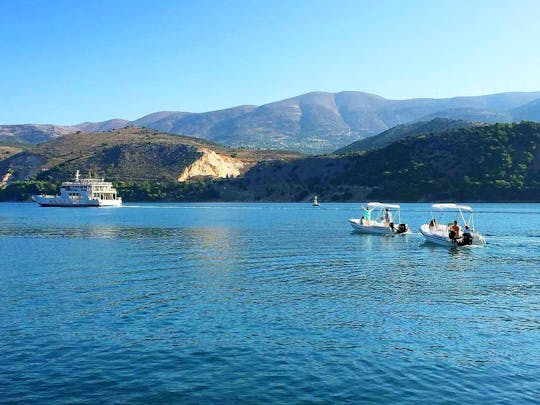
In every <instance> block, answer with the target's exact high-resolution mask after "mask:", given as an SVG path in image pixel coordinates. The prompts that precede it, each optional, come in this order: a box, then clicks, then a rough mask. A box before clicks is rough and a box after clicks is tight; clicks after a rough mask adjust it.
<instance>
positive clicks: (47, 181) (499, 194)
mask: <svg viewBox="0 0 540 405" xmlns="http://www.w3.org/2000/svg"><path fill="white" fill-rule="evenodd" d="M430 128H435V126H434V125H431V126H430ZM538 145H540V123H535V122H521V123H519V124H515V123H513V124H492V125H487V124H486V125H473V126H465V127H457V128H452V129H447V130H441V131H440V132H430V133H424V132H422V133H420V134H418V135H410V136H406V137H405V138H400V139H397V140H395V141H393V142H392V143H390V144H387V145H386V146H381V147H378V148H375V149H368V150H362V151H361V152H353V153H347V154H329V155H319V156H305V155H298V154H296V155H295V154H292V153H284V152H275V151H274V152H272V151H263V150H249V149H244V148H241V149H231V148H226V147H223V146H220V145H217V144H212V143H211V142H209V141H205V140H200V139H196V138H193V137H184V136H173V135H169V134H164V133H159V132H157V131H155V130H150V129H144V128H135V127H131V128H124V129H120V130H114V131H108V132H101V133H93V134H85V133H81V134H71V135H66V136H64V137H61V138H59V139H55V140H53V141H49V142H46V143H42V144H40V145H36V146H34V147H31V148H28V149H26V150H23V151H21V152H19V153H17V154H15V155H12V156H11V157H8V158H6V159H3V160H0V176H1V178H2V183H3V184H0V201H13V200H28V199H29V198H30V195H32V194H35V193H42V192H45V193H54V192H57V191H58V188H59V185H60V182H61V181H63V180H67V179H69V178H71V177H72V176H73V174H74V173H75V171H76V170H81V171H82V173H86V172H88V171H92V173H95V174H100V175H105V177H106V178H107V179H110V180H113V181H114V182H115V185H116V186H117V188H118V190H119V193H120V195H122V196H123V197H124V198H125V201H130V202H135V201H308V200H310V199H311V198H312V197H313V195H318V196H319V200H320V201H322V202H323V203H324V202H327V201H366V200H367V201H369V200H371V201H373V200H382V201H441V200H443V201H444V200H446V201H540V148H539V147H538Z"/></svg>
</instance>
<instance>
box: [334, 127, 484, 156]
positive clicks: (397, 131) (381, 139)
mask: <svg viewBox="0 0 540 405" xmlns="http://www.w3.org/2000/svg"><path fill="white" fill-rule="evenodd" d="M473 125H481V124H475V123H473V122H470V121H464V120H453V119H449V118H434V119H432V120H430V121H420V122H415V123H412V124H403V125H398V126H395V127H393V128H390V129H389V130H387V131H384V132H382V133H380V134H378V135H374V136H370V137H369V138H365V139H361V140H360V141H356V142H354V143H351V144H350V145H347V146H345V147H344V148H341V149H338V150H336V151H335V152H334V153H336V154H341V153H351V152H360V151H365V150H369V149H379V148H383V147H385V146H387V145H390V144H391V143H392V142H396V141H399V140H400V139H403V138H406V137H408V136H412V135H419V134H433V133H437V132H443V131H446V130H449V129H454V128H464V127H469V126H473Z"/></svg>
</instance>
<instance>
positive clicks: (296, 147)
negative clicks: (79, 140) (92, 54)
mask: <svg viewBox="0 0 540 405" xmlns="http://www.w3.org/2000/svg"><path fill="white" fill-rule="evenodd" d="M436 117H442V118H448V119H455V120H467V121H474V122H483V123H495V122H515V121H521V120H532V121H535V120H538V121H540V92H528V93H524V92H511V93H499V94H491V95H485V96H470V97H454V98H445V99H433V98H416V99H408V100H390V99H386V98H383V97H381V96H378V95H375V94H369V93H364V92H357V91H345V92H340V93H326V92H312V93H307V94H303V95H300V96H297V97H292V98H289V99H286V100H281V101H276V102H273V103H269V104H264V105H261V106H253V105H243V106H238V107H233V108H228V109H223V110H219V111H210V112H203V113H190V112H181V111H160V112H155V113H151V114H148V115H145V116H144V117H141V118H139V119H136V120H134V121H128V120H124V119H112V120H108V121H103V122H96V123H91V122H85V123H81V124H78V125H73V126H58V125H41V124H40V125H37V124H23V125H0V142H6V141H10V142H23V143H32V144H36V143H41V142H45V141H48V140H50V139H53V138H56V137H60V136H63V135H65V134H68V133H76V132H79V131H80V132H100V131H108V130H114V129H118V128H122V127H125V126H140V127H147V128H151V129H155V130H158V131H161V132H168V133H171V134H179V135H187V136H194V137H199V138H203V139H207V140H210V141H212V142H216V143H219V144H222V145H226V146H233V147H248V148H260V149H283V150H292V151H298V152H303V153H312V154H317V153H326V152H330V151H332V150H335V149H338V148H341V147H344V146H346V145H348V144H350V143H352V142H355V141H358V140H361V139H364V138H368V137H370V136H373V135H376V134H379V133H381V132H383V131H385V130H388V129H390V128H392V127H394V126H396V125H402V124H411V123H414V122H418V121H429V120H432V119H433V118H436Z"/></svg>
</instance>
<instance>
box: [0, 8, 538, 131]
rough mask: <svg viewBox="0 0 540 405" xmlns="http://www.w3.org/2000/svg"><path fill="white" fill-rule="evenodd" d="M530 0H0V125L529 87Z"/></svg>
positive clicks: (533, 42) (534, 55) (534, 60)
mask: <svg viewBox="0 0 540 405" xmlns="http://www.w3.org/2000/svg"><path fill="white" fill-rule="evenodd" d="M539 17H540V1H537V0H530V1H527V0H514V1H497V0H490V1H480V0H478V1H476V0H472V1H471V0H469V1H461V0H455V1H430V0H426V1H414V0H409V1H391V0H384V1H361V0H353V1H345V0H344V1H338V0H334V1H331V0H329V1H320V0H309V1H308V0H290V1H285V0H283V1H278V0H275V1H263V0H252V1H227V0H219V1H218V0H216V1H204V0H203V1H180V0H172V1H168V0H152V1H151V0H148V1H136V0H103V1H91V0H69V1H68V0H66V1H63V0H55V1H52V0H51V1H45V0H34V1H26V0H0V123H2V124H13V123H28V122H32V123H57V124H75V123H78V122H81V121H102V120H105V119H109V118H115V117H118V118H125V119H136V118H139V117H140V116H142V115H144V114H147V113H150V112H154V111H160V110H179V111H192V112H201V111H209V110H215V109H220V108H226V107H232V106H236V105H240V104H257V105H260V104H264V103H267V102H271V101H277V100H280V99H284V98H288V97H292V96H296V95H299V94H302V93H306V92H309V91H331V92H337V91H342V90H359V91H367V92H370V93H375V94H379V95H381V96H383V97H387V98H396V99H403V98H413V97H437V98H438V97H452V96H457V95H480V94H490V93H497V92H505V91H536V90H540V23H539Z"/></svg>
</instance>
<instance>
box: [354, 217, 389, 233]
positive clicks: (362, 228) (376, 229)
mask: <svg viewBox="0 0 540 405" xmlns="http://www.w3.org/2000/svg"><path fill="white" fill-rule="evenodd" d="M349 223H350V224H351V226H352V227H353V229H354V230H355V231H357V232H360V233H367V234H372V235H394V234H395V232H394V231H392V229H391V228H390V227H389V226H384V225H362V224H361V223H360V220H359V219H349Z"/></svg>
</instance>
